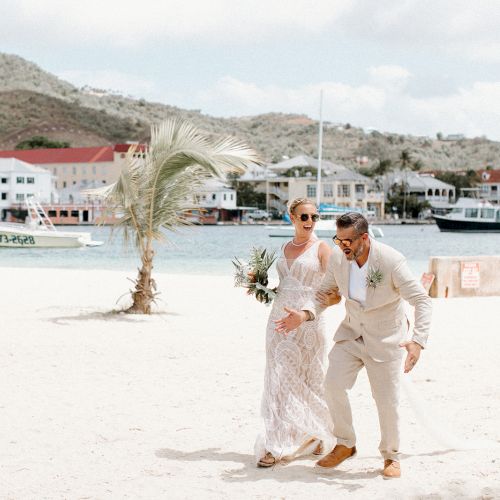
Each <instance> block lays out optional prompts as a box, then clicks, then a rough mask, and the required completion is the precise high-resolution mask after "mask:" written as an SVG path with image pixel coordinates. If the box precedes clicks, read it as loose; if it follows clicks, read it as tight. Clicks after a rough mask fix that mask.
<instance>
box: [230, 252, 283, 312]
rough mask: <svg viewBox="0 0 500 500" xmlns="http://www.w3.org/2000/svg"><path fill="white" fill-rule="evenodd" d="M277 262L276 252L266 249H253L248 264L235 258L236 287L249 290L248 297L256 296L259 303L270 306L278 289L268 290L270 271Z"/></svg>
mask: <svg viewBox="0 0 500 500" xmlns="http://www.w3.org/2000/svg"><path fill="white" fill-rule="evenodd" d="M275 260H276V255H275V252H272V253H269V252H268V251H267V250H266V249H262V248H255V247H254V248H252V250H251V252H250V261H249V262H248V264H247V263H246V262H244V261H241V260H239V259H237V258H236V257H235V260H233V261H232V262H233V265H234V267H235V268H236V271H235V273H234V286H235V287H243V288H246V289H247V293H248V295H255V298H256V299H257V300H258V301H259V302H264V303H265V304H270V303H271V302H272V301H273V299H274V297H275V295H276V288H268V287H267V285H268V284H269V279H268V275H267V273H268V271H269V268H270V267H271V266H272V264H273V262H274V261H275Z"/></svg>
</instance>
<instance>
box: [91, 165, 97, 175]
mask: <svg viewBox="0 0 500 500" xmlns="http://www.w3.org/2000/svg"><path fill="white" fill-rule="evenodd" d="M96 171H97V168H96V166H95V165H92V173H93V174H95V173H96Z"/></svg>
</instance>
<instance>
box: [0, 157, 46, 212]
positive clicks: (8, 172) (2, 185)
mask: <svg viewBox="0 0 500 500" xmlns="http://www.w3.org/2000/svg"><path fill="white" fill-rule="evenodd" d="M28 196H30V197H35V198H36V199H37V200H39V201H40V202H42V203H51V202H54V201H55V198H56V194H55V193H54V189H53V179H52V174H51V173H50V171H48V170H46V169H44V168H40V167H37V166H35V165H31V164H29V163H27V162H25V161H21V160H18V159H17V158H0V220H6V219H8V218H9V217H8V215H9V212H10V211H11V208H12V207H13V206H22V205H23V204H24V201H25V200H26V198H27V197H28Z"/></svg>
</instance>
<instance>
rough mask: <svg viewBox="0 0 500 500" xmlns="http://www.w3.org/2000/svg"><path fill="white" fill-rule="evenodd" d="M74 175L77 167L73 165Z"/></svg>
mask: <svg viewBox="0 0 500 500" xmlns="http://www.w3.org/2000/svg"><path fill="white" fill-rule="evenodd" d="M73 175H76V167H75V166H74V165H73Z"/></svg>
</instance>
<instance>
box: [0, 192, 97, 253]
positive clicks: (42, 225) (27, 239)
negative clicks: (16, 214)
mask: <svg viewBox="0 0 500 500" xmlns="http://www.w3.org/2000/svg"><path fill="white" fill-rule="evenodd" d="M26 205H27V207H28V217H27V219H26V222H25V223H24V224H16V223H9V222H0V247H8V248H77V247H84V246H88V247H94V246H99V245H102V244H103V242H102V241H92V236H91V234H90V233H88V232H73V231H58V230H57V229H56V228H55V226H54V225H53V224H52V221H51V220H50V219H49V217H48V216H47V214H46V213H45V211H44V210H43V208H42V207H41V205H40V204H39V203H38V202H35V201H34V200H33V199H28V200H26Z"/></svg>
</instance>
